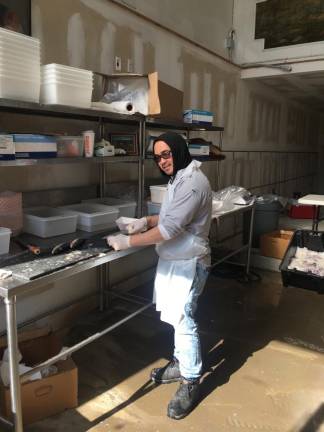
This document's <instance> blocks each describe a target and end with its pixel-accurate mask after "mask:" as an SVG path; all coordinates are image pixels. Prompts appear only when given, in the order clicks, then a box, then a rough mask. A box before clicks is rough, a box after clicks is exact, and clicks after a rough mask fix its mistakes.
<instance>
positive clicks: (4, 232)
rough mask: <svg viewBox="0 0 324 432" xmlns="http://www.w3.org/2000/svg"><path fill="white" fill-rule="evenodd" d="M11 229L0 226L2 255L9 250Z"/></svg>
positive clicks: (0, 253)
mask: <svg viewBox="0 0 324 432" xmlns="http://www.w3.org/2000/svg"><path fill="white" fill-rule="evenodd" d="M10 235H11V230H10V229H9V228H3V227H0V255H3V254H7V253H8V252H9V244H10Z"/></svg>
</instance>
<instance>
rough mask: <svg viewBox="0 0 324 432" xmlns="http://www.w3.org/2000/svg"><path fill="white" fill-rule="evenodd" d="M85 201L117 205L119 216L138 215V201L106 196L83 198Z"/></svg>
mask: <svg viewBox="0 0 324 432" xmlns="http://www.w3.org/2000/svg"><path fill="white" fill-rule="evenodd" d="M82 202H85V203H98V204H104V205H107V206H112V207H116V208H118V210H119V216H124V217H129V218H134V217H135V215H136V205H137V204H136V201H125V200H121V199H119V198H113V197H104V198H93V199H88V200H82Z"/></svg>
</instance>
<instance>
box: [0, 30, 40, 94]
mask: <svg viewBox="0 0 324 432" xmlns="http://www.w3.org/2000/svg"><path fill="white" fill-rule="evenodd" d="M39 90H40V41H39V40H38V39H35V38H32V37H30V36H26V35H23V34H20V33H16V32H13V31H10V30H6V29H3V28H0V97H2V98H7V99H16V100H23V101H28V102H39Z"/></svg>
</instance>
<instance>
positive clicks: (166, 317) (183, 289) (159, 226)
mask: <svg viewBox="0 0 324 432" xmlns="http://www.w3.org/2000/svg"><path fill="white" fill-rule="evenodd" d="M153 151H154V159H155V161H156V163H157V164H158V167H159V169H160V170H161V171H162V173H164V174H165V175H167V176H168V177H169V179H170V180H169V183H168V187H167V192H166V196H165V198H164V201H163V203H162V206H161V211H160V214H159V215H155V216H147V217H144V218H141V219H137V220H135V221H134V222H133V223H131V224H129V225H128V227H127V228H128V229H127V231H128V233H129V234H132V235H130V236H127V235H123V234H119V235H117V236H109V237H108V238H107V241H108V243H109V245H110V246H112V247H113V248H114V249H115V250H121V249H126V248H128V247H131V246H144V245H151V244H156V245H157V246H156V251H157V254H158V255H159V262H158V266H157V271H156V277H155V284H154V294H155V303H156V309H157V310H158V311H161V320H162V321H165V322H167V323H169V324H171V325H172V326H173V327H174V357H173V360H172V361H170V362H169V363H168V364H167V365H165V366H164V367H161V368H158V369H153V371H152V372H151V378H152V380H153V381H155V382H156V383H160V384H164V383H170V382H175V381H179V382H180V386H179V388H178V390H177V392H176V394H175V395H174V397H173V398H172V400H171V401H170V403H169V405H168V416H169V417H171V418H173V419H181V418H183V417H185V416H186V415H187V414H188V413H189V412H190V411H191V410H192V409H193V408H194V406H195V404H196V403H197V401H198V397H199V380H200V376H201V373H202V359H201V348H200V339H199V334H198V326H197V322H196V320H195V311H196V308H197V300H198V297H199V295H200V294H201V292H202V290H203V288H204V285H205V283H206V280H207V276H208V267H209V265H210V249H209V246H208V234H209V229H210V222H211V211H212V192H211V188H210V185H209V182H208V180H207V178H206V177H205V175H204V174H203V173H202V171H201V170H200V168H199V167H200V165H201V163H200V162H198V161H195V160H192V159H191V156H190V153H189V150H188V146H187V143H186V141H185V140H184V138H183V137H182V136H181V135H179V134H176V133H174V132H167V133H164V134H162V135H160V136H159V137H158V138H157V139H156V140H155V142H154V147H153Z"/></svg>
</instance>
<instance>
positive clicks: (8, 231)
mask: <svg viewBox="0 0 324 432" xmlns="http://www.w3.org/2000/svg"><path fill="white" fill-rule="evenodd" d="M11 233H12V231H11V229H9V228H5V227H0V235H3V234H11Z"/></svg>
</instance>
